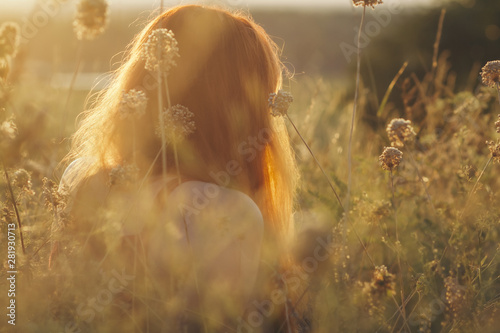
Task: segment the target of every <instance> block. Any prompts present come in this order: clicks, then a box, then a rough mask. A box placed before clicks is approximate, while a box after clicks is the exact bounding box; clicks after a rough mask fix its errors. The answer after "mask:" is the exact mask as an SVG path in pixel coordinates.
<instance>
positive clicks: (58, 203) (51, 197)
mask: <svg viewBox="0 0 500 333" xmlns="http://www.w3.org/2000/svg"><path fill="white" fill-rule="evenodd" d="M42 193H43V197H44V199H45V206H46V207H47V208H48V209H49V210H54V211H56V210H57V209H58V208H64V207H65V206H66V201H67V199H68V198H67V194H66V193H64V192H60V191H59V186H57V184H56V183H54V182H53V181H52V180H50V179H48V178H47V177H44V178H43V179H42Z"/></svg>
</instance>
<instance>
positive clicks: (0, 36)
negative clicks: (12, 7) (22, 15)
mask: <svg viewBox="0 0 500 333" xmlns="http://www.w3.org/2000/svg"><path fill="white" fill-rule="evenodd" d="M20 30H21V29H20V28H19V25H18V24H17V23H14V22H5V23H3V24H2V25H1V26H0V59H7V58H11V57H14V56H15V55H16V53H17V49H18V48H19V42H20Z"/></svg>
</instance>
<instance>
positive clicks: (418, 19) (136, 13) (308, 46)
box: [0, 0, 500, 94]
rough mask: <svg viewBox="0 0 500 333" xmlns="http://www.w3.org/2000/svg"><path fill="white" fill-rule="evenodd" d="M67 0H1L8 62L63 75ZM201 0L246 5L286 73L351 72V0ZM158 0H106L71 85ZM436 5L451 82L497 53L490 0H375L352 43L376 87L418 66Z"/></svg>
mask: <svg viewBox="0 0 500 333" xmlns="http://www.w3.org/2000/svg"><path fill="white" fill-rule="evenodd" d="M198 2H199V1H198ZM76 3H77V1H75V0H51V1H46V0H21V1H19V0H17V1H16V0H2V4H1V5H0V6H1V9H2V10H1V11H0V21H6V20H13V21H17V22H19V24H20V25H21V27H22V32H23V36H24V37H25V38H24V40H23V49H22V53H21V55H20V59H22V60H23V61H18V64H22V68H19V69H18V70H23V71H25V74H27V75H30V76H32V79H35V80H43V81H44V82H50V83H51V85H54V86H66V85H68V84H69V80H70V77H71V74H72V72H73V71H74V69H75V58H76V50H77V44H78V43H77V40H76V38H75V36H74V32H73V29H72V25H71V24H72V20H73V16H74V12H75V10H76ZM180 3H182V4H187V3H193V1H178V0H176V1H173V0H165V1H164V6H165V7H170V6H174V5H178V4H180ZM194 3H196V2H194ZM204 3H207V1H205V2H204ZM210 3H215V4H219V5H223V6H226V7H233V8H238V9H242V10H244V11H247V12H249V13H251V15H252V16H253V17H254V18H255V20H256V21H257V22H258V23H260V24H261V25H262V26H263V27H264V28H265V29H266V30H267V31H268V33H269V34H270V35H272V36H273V38H274V40H275V41H276V42H277V44H278V45H279V46H280V47H281V48H282V49H283V61H284V62H285V64H286V66H287V67H288V68H289V69H290V70H291V71H292V72H294V73H295V76H296V79H300V77H302V76H308V77H315V76H319V75H321V76H322V77H324V78H327V79H334V80H336V81H341V82H344V84H345V83H350V81H351V80H352V78H353V75H352V74H353V71H354V67H355V55H356V54H355V46H356V45H355V38H356V31H357V30H358V29H359V28H358V27H359V22H360V18H361V13H362V11H363V10H362V8H361V7H358V8H354V7H353V6H352V1H351V0H309V1H305V0H291V1H287V0H219V1H211V2H210ZM159 7H160V1H159V0H122V1H117V0H115V1H110V11H109V14H110V23H109V27H108V29H107V30H106V32H105V33H104V34H103V35H102V36H100V37H99V38H97V39H96V40H95V41H92V42H88V43H85V44H86V45H84V46H83V59H84V63H83V66H81V68H80V71H81V72H82V75H80V76H79V79H78V82H77V83H76V86H75V88H76V89H88V88H90V87H91V86H92V85H93V84H94V83H96V82H97V81H96V75H95V73H105V72H108V71H110V70H113V69H115V68H116V65H117V63H118V62H119V61H120V59H121V54H120V52H122V51H123V50H124V49H125V47H126V45H127V43H128V42H129V41H130V40H131V38H132V37H133V36H134V34H136V33H137V32H138V31H139V30H140V29H141V27H143V25H144V24H145V22H146V21H147V20H148V18H150V17H151V16H152V15H154V14H155V13H157V11H158V10H159ZM441 8H446V9H447V14H446V18H445V21H444V26H443V33H442V40H441V46H440V51H445V50H449V51H450V53H449V61H450V64H451V70H452V71H454V72H456V73H457V74H458V75H457V85H458V86H459V87H458V88H464V87H465V86H467V85H471V84H473V82H474V83H476V82H477V73H478V69H479V66H480V65H481V64H483V63H485V62H486V61H488V60H493V59H496V58H498V55H499V54H500V15H499V13H500V1H497V0H455V1H450V0H447V1H437V0H435V1H426V0H385V1H384V4H383V5H382V6H378V7H377V10H371V9H368V10H367V12H366V15H367V17H366V25H365V28H364V29H363V30H364V31H363V35H364V37H363V40H362V43H361V44H362V46H364V47H363V51H362V52H363V64H364V66H366V67H367V68H364V69H363V71H362V75H363V76H366V80H374V81H375V82H376V86H379V87H381V89H380V90H381V91H380V92H379V93H380V94H383V90H384V89H385V87H387V85H388V84H389V82H390V81H391V79H392V78H393V77H394V75H395V74H396V73H397V71H398V69H399V68H400V67H401V65H402V64H403V63H404V62H405V61H408V62H409V67H408V71H409V72H416V73H417V74H418V73H419V72H423V71H425V70H426V69H429V66H430V63H431V58H432V52H433V43H434V40H435V37H436V31H437V26H438V21H439V14H440V11H441ZM389 55H390V56H389ZM353 60H354V61H353ZM66 73H67V74H66ZM85 73H91V74H90V75H85ZM470 73H474V75H473V74H470ZM469 74H470V75H469ZM471 81H473V82H471ZM102 84H104V83H103V82H101V86H102Z"/></svg>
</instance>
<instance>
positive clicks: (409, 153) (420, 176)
mask: <svg viewBox="0 0 500 333" xmlns="http://www.w3.org/2000/svg"><path fill="white" fill-rule="evenodd" d="M405 150H406V152H407V153H408V155H410V160H411V164H412V165H413V167H414V168H415V171H416V172H417V176H418V179H419V180H420V183H421V184H422V186H423V188H424V191H425V195H426V196H427V201H429V204H430V205H431V207H432V210H433V211H434V213H436V207H434V203H433V202H432V200H431V196H430V195H429V192H428V191H427V186H426V185H425V182H424V179H423V178H422V175H421V174H420V170H419V169H418V165H417V162H416V161H415V159H414V158H413V154H412V153H411V151H410V149H409V148H407V149H405Z"/></svg>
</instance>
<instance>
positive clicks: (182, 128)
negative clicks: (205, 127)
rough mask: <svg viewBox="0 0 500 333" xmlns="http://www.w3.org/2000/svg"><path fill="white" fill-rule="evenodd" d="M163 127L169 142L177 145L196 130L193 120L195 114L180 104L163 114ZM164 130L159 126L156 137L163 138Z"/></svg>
mask: <svg viewBox="0 0 500 333" xmlns="http://www.w3.org/2000/svg"><path fill="white" fill-rule="evenodd" d="M162 117H163V125H164V130H165V136H166V139H167V141H169V142H173V143H177V142H180V141H182V140H183V139H184V138H186V137H187V136H189V135H190V134H191V133H193V132H194V131H195V130H196V125H195V122H194V120H193V118H194V113H192V112H191V111H189V109H188V108H187V107H185V106H182V105H180V104H177V105H174V106H173V107H171V108H169V109H167V110H165V111H164V112H162ZM161 133H162V129H161V127H160V126H159V125H158V127H157V128H156V135H158V136H159V137H161Z"/></svg>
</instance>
